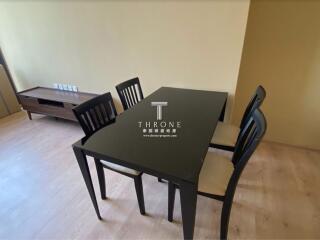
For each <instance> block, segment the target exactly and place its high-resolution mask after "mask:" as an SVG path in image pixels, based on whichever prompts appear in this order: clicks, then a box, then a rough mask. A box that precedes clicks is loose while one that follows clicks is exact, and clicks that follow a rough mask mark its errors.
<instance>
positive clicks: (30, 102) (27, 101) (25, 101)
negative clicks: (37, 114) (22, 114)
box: [19, 96, 38, 107]
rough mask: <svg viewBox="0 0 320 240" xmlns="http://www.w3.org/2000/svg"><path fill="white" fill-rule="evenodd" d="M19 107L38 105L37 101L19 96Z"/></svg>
mask: <svg viewBox="0 0 320 240" xmlns="http://www.w3.org/2000/svg"><path fill="white" fill-rule="evenodd" d="M19 99H20V102H21V105H22V106H23V107H24V106H36V105H38V100H37V99H36V98H32V97H26V96H19Z"/></svg>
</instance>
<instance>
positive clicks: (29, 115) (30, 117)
mask: <svg viewBox="0 0 320 240" xmlns="http://www.w3.org/2000/svg"><path fill="white" fill-rule="evenodd" d="M27 114H28V117H29V119H30V120H32V116H31V112H30V111H27Z"/></svg>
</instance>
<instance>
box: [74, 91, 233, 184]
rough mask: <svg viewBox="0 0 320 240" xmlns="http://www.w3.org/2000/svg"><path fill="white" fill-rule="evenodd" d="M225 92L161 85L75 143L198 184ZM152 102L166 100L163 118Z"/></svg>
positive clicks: (98, 154) (106, 156)
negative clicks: (159, 118)
mask: <svg viewBox="0 0 320 240" xmlns="http://www.w3.org/2000/svg"><path fill="white" fill-rule="evenodd" d="M227 96H228V94H227V93H225V92H213V91H201V90H190V89H180V88H169V87H162V88H160V89H158V90H157V91H155V92H154V93H152V94H151V95H149V96H148V97H147V98H145V99H144V100H143V101H141V102H140V103H138V104H136V105H135V106H134V107H132V108H130V109H129V110H127V111H125V112H124V113H122V114H120V115H119V116H118V117H117V119H116V121H115V123H113V124H111V125H109V126H107V127H105V128H103V129H101V130H99V131H98V132H96V133H95V134H93V135H92V136H91V137H90V138H89V139H87V140H86V141H85V142H84V143H83V144H80V142H78V143H75V144H74V145H75V146H77V147H80V148H81V149H82V150H83V152H84V153H85V154H87V155H90V156H95V157H99V158H100V159H106V160H109V161H110V162H113V163H119V164H121V165H124V166H127V167H131V168H134V169H137V170H141V171H144V172H147V173H150V174H152V173H155V175H156V174H157V173H158V174H159V173H160V175H162V176H167V177H168V179H171V180H172V179H179V180H183V181H189V182H192V183H197V181H198V177H199V173H200V170H201V167H202V163H203V159H204V157H205V155H206V153H207V151H208V145H209V143H210V141H211V138H212V136H213V133H214V130H215V127H216V125H217V122H218V120H219V117H220V115H221V112H222V111H223V107H224V105H225V103H226V100H227ZM151 102H166V103H167V106H163V107H162V120H157V107H156V106H151ZM156 105H157V103H156ZM160 105H161V104H160ZM162 105H163V104H162ZM164 105H166V104H164ZM154 122H156V126H155V123H154ZM165 125H166V126H165ZM144 129H146V130H145V131H146V132H144ZM150 129H152V130H151V131H152V133H149V131H150ZM156 129H158V132H156ZM161 129H164V133H161ZM167 129H170V133H167ZM173 129H175V130H173Z"/></svg>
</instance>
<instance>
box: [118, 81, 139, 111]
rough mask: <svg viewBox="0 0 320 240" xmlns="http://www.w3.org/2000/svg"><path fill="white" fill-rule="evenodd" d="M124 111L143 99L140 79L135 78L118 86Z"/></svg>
mask: <svg viewBox="0 0 320 240" xmlns="http://www.w3.org/2000/svg"><path fill="white" fill-rule="evenodd" d="M116 89H117V92H118V95H119V97H120V100H121V103H122V106H123V109H124V110H127V109H129V108H131V107H132V106H134V105H135V104H137V103H138V102H140V101H141V100H142V99H143V93H142V89H141V85H140V81H139V78H137V77H136V78H133V79H130V80H128V81H125V82H123V83H120V84H118V85H117V86H116Z"/></svg>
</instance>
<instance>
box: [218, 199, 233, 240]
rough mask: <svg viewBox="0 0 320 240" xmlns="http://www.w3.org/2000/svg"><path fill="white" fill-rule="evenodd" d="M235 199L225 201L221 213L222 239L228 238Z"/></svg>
mask: <svg viewBox="0 0 320 240" xmlns="http://www.w3.org/2000/svg"><path fill="white" fill-rule="evenodd" d="M232 201H233V198H232V197H231V200H230V199H225V200H224V202H223V206H222V211H221V222H220V239H222V240H226V239H227V237H228V226H229V219H230V213H231V207H232Z"/></svg>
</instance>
